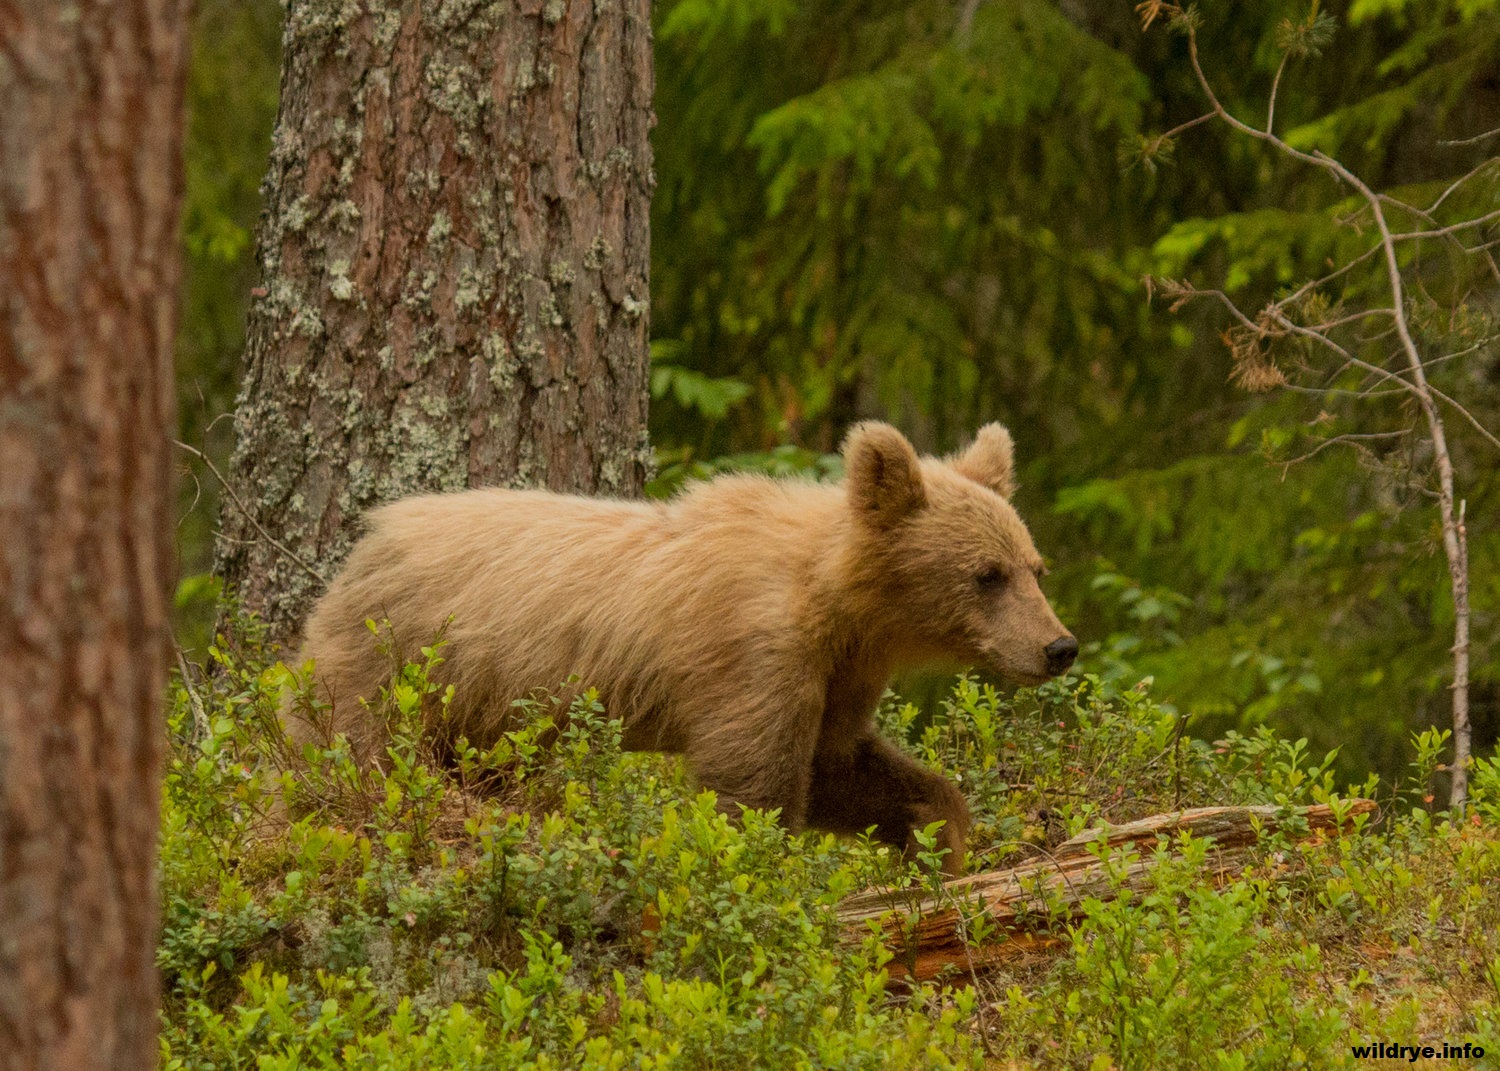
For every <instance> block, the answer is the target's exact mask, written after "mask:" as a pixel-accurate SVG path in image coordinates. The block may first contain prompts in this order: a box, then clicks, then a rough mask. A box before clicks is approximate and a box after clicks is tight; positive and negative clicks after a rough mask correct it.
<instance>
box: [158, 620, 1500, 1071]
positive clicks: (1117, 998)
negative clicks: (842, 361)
mask: <svg viewBox="0 0 1500 1071" xmlns="http://www.w3.org/2000/svg"><path fill="white" fill-rule="evenodd" d="M440 657H441V652H440V651H430V652H428V653H427V661H426V663H425V664H421V665H410V666H406V667H404V668H403V669H401V670H400V671H399V673H398V674H396V675H395V677H394V678H393V683H392V687H391V689H390V692H389V694H388V695H387V696H386V697H385V700H384V702H383V703H382V704H381V705H380V706H379V708H378V710H377V711H376V715H377V716H385V717H387V718H388V719H389V721H390V724H391V728H392V745H391V748H390V750H389V752H388V756H387V762H386V763H385V767H384V769H383V770H379V771H364V770H361V769H359V768H357V767H356V766H355V765H354V764H353V763H352V762H351V761H350V758H349V755H348V753H347V750H345V749H343V748H342V747H340V746H337V744H335V745H334V746H331V747H326V748H317V747H313V748H308V749H305V750H303V751H301V752H299V751H298V750H297V749H295V748H293V747H291V746H290V745H289V744H288V742H287V740H286V738H285V736H284V735H283V734H282V733H281V732H280V730H279V727H278V724H277V717H276V715H277V710H278V707H279V704H280V702H281V697H282V696H283V695H284V694H286V690H287V688H288V687H294V686H295V682H294V681H293V679H292V678H293V677H294V675H293V674H290V673H289V672H288V671H287V670H285V668H283V667H279V666H276V665H270V666H268V665H266V662H267V659H266V658H265V656H264V655H262V654H261V653H260V652H258V651H256V650H255V649H254V647H253V645H250V646H249V647H248V648H241V649H236V650H219V651H216V652H215V659H216V671H215V673H214V674H212V675H209V676H202V677H200V675H198V674H193V675H192V679H191V680H189V681H187V682H179V683H178V685H177V686H176V687H174V689H173V705H172V718H171V733H172V740H171V755H170V759H169V771H168V778H167V783H166V791H165V798H164V831H163V839H162V861H161V867H162V895H163V905H164V929H163V934H162V940H161V946H160V951H159V956H158V960H159V963H160V966H161V968H162V972H163V981H164V986H165V990H166V1007H165V1011H164V1015H163V1027H162V1035H161V1038H162V1041H161V1044H162V1053H163V1066H164V1067H165V1068H168V1069H177V1068H181V1069H187V1068H194V1069H196V1068H205V1069H206V1068H256V1069H260V1071H270V1069H278V1068H288V1069H290V1068H321V1067H354V1068H369V1069H372V1071H374V1069H379V1071H387V1069H399V1068H412V1069H416V1068H476V1069H477V1068H507V1069H508V1068H537V1069H543V1068H573V1067H577V1068H695V1069H696V1068H724V1069H731V1068H732V1069H740V1068H803V1067H805V1068H840V1069H842V1068H863V1067H868V1068H872V1069H875V1068H881V1069H884V1068H913V1069H918V1068H920V1069H928V1068H945V1067H966V1068H978V1067H987V1068H1031V1067H1042V1068H1088V1069H1092V1071H1105V1069H1108V1068H1119V1069H1122V1071H1123V1069H1129V1068H1204V1067H1221V1068H1292V1067H1362V1066H1367V1065H1368V1066H1392V1067H1394V1066H1397V1065H1398V1064H1399V1065H1400V1066H1407V1067H1411V1066H1415V1067H1445V1068H1446V1067H1468V1066H1500V1062H1497V1060H1496V1057H1497V1056H1500V880H1497V879H1500V771H1497V769H1496V767H1495V766H1494V765H1492V764H1489V763H1487V762H1480V763H1479V764H1478V766H1477V768H1476V770H1475V771H1474V776H1473V785H1474V800H1473V802H1472V804H1471V806H1470V808H1469V810H1468V813H1467V815H1466V816H1465V817H1464V818H1463V819H1462V820H1455V819H1453V818H1451V817H1450V816H1447V815H1443V814H1434V813H1433V812H1432V811H1431V807H1432V805H1433V800H1432V798H1431V794H1430V788H1429V786H1430V785H1431V784H1432V783H1433V781H1434V776H1435V771H1436V769H1437V766H1438V762H1437V756H1438V755H1439V753H1440V750H1441V747H1442V742H1443V741H1442V737H1441V735H1440V734H1437V733H1431V734H1424V735H1423V736H1421V737H1419V738H1418V739H1417V740H1416V741H1414V751H1415V754H1416V760H1415V762H1414V765H1413V772H1412V776H1411V778H1410V781H1409V783H1407V784H1405V785H1400V786H1388V785H1384V784H1381V783H1378V782H1376V781H1374V780H1373V779H1372V780H1371V781H1369V782H1367V783H1366V784H1364V785H1362V786H1354V787H1352V788H1351V789H1350V790H1349V791H1348V792H1340V791H1336V790H1335V787H1334V784H1333V777H1334V775H1333V774H1332V772H1331V769H1332V762H1331V759H1322V758H1316V759H1315V758H1314V757H1312V756H1310V755H1308V754H1307V752H1306V749H1305V745H1303V744H1301V743H1299V742H1296V741H1290V740H1285V739H1281V738H1278V737H1276V736H1274V735H1272V734H1270V733H1269V732H1265V731H1261V732H1257V733H1254V734H1252V735H1248V736H1243V735H1235V734H1230V735H1229V736H1227V737H1226V738H1225V739H1223V740H1220V741H1217V742H1213V743H1209V742H1205V741H1198V740H1194V739H1192V738H1191V737H1189V736H1186V735H1185V734H1184V733H1183V732H1182V726H1181V723H1180V719H1179V717H1178V716H1177V715H1176V714H1175V713H1173V712H1171V711H1169V710H1164V709H1163V708H1161V707H1160V706H1158V705H1157V704H1156V703H1155V702H1154V701H1153V700H1152V698H1151V697H1150V695H1149V694H1147V693H1146V692H1144V691H1142V690H1130V691H1126V692H1115V691H1112V690H1110V689H1108V688H1106V687H1104V686H1102V685H1100V684H1099V682H1097V681H1094V680H1091V679H1089V678H1078V677H1072V678H1068V679H1064V680H1062V681H1058V682H1053V683H1051V684H1048V685H1046V686H1044V687H1042V688H1040V689H1036V690H1031V691H1024V692H1021V693H1018V694H1016V695H1014V696H1002V695H1000V694H998V693H996V692H995V691H994V690H993V689H989V688H987V687H984V686H982V685H980V684H979V683H977V682H975V681H974V680H972V679H969V678H960V679H959V681H958V682H957V684H956V686H955V689H954V692H953V695H952V697H951V698H950V699H949V700H948V701H947V702H946V703H944V704H942V706H941V707H940V708H939V709H936V710H928V711H919V710H917V709H916V708H914V707H912V706H905V705H901V704H899V703H897V702H895V701H891V702H889V703H887V704H886V706H885V707H884V708H883V709H882V712H881V720H882V723H883V727H884V729H885V730H886V731H887V732H889V733H891V734H892V735H894V736H897V737H899V738H902V739H904V740H905V741H906V742H907V744H908V746H909V747H910V748H911V750H912V751H913V752H914V753H916V754H917V755H918V756H919V757H921V758H922V759H923V760H924V761H926V762H928V763H929V764H931V765H932V766H933V767H935V768H940V769H943V770H945V771H946V772H947V773H948V774H949V776H952V777H954V778H955V779H957V780H958V781H959V782H960V783H961V785H962V786H963V788H964V791H965V793H966V795H967V796H968V797H969V799H970V802H971V805H972V806H973V809H974V815H975V822H974V827H973V830H972V833H971V836H970V840H969V849H970V859H969V870H970V871H973V872H979V873H980V874H981V879H974V880H970V881H969V882H967V883H957V884H955V883H945V882H944V881H943V880H942V878H941V876H940V874H939V872H938V870H937V868H936V865H935V864H937V863H938V862H939V861H940V860H939V859H938V858H936V857H935V856H930V855H926V854H925V853H924V856H923V857H922V858H919V859H918V860H916V861H915V862H912V863H906V862H904V861H902V860H901V859H900V857H899V856H898V855H893V854H892V853H891V852H890V851H888V850H887V849H885V848H883V847H880V846H878V845H875V844H872V843H870V842H869V841H867V840H847V839H846V840H838V839H836V838H833V837H831V836H822V835H818V834H802V835H799V836H788V835H787V834H786V833H785V832H784V831H783V830H782V829H781V827H780V826H779V825H778V824H777V823H776V821H775V816H774V815H766V814H761V813H759V812H753V811H752V812H745V813H744V814H743V816H742V819H741V821H739V822H738V823H732V822H730V821H729V820H727V819H726V818H725V817H724V815H722V814H721V813H720V812H719V811H718V809H717V808H716V806H715V801H714V799H713V797H712V795H711V794H707V793H701V794H695V791H694V789H693V788H692V787H691V785H690V784H689V782H688V781H687V779H686V778H685V777H684V774H683V772H682V770H681V767H680V763H678V762H676V761H675V760H672V759H669V758H666V757H663V756H659V755H640V754H626V753H622V751H621V749H620V734H619V729H618V724H617V723H615V722H612V721H610V720H608V719H607V718H606V717H605V715H604V712H603V711H602V710H601V709H600V708H599V707H598V705H597V704H596V703H593V702H592V701H591V700H590V698H589V697H587V696H586V697H585V698H584V699H583V700H581V701H580V702H579V703H577V704H575V706H574V709H573V710H572V713H571V716H570V719H569V721H568V728H567V729H566V730H564V731H563V732H562V733H561V734H550V733H549V732H548V731H547V727H548V726H550V725H551V724H552V717H553V710H552V709H551V708H550V707H549V706H548V704H547V703H545V702H542V701H539V702H537V703H534V704H530V705H528V706H526V707H525V708H524V709H523V710H522V711H521V712H520V713H521V715H522V717H521V719H520V721H519V722H518V728H517V729H516V731H514V732H512V733H510V734H508V735H507V736H506V737H505V738H504V739H503V740H501V741H500V742H499V743H498V744H497V745H496V746H495V747H494V748H492V749H491V750H490V751H488V752H486V753H481V752H479V751H477V750H475V749H472V748H462V747H461V748H459V749H458V754H457V756H456V757H455V756H452V755H450V756H447V757H446V758H445V761H443V762H441V763H439V762H438V761H437V760H436V757H435V756H434V755H432V754H430V747H429V746H428V745H427V744H426V743H425V737H424V734H423V733H422V732H420V731H419V730H420V722H421V720H422V718H423V714H422V711H423V710H424V709H429V710H430V709H431V704H433V703H437V704H438V705H439V706H440V705H441V701H442V695H441V691H440V690H439V689H438V688H437V686H436V685H435V684H433V683H431V676H432V670H433V669H434V668H435V666H436V659H438V658H440ZM554 736H555V738H554ZM1364 800H1371V801H1373V802H1372V803H1365V802H1363V801H1364ZM1192 808H1219V809H1221V810H1219V811H1217V812H1214V813H1217V814H1218V815H1220V816H1221V817H1220V818H1219V819H1215V821H1217V822H1219V823H1220V824H1219V825H1218V826H1212V824H1210V826H1204V825H1202V824H1198V825H1194V822H1193V821H1188V822H1187V823H1186V827H1187V828H1186V829H1184V828H1178V827H1181V826H1182V825H1183V823H1182V822H1181V821H1175V820H1173V821H1168V822H1167V823H1166V825H1164V826H1163V825H1161V824H1160V822H1159V821H1158V826H1159V830H1160V836H1157V835H1156V833H1155V832H1153V833H1152V834H1151V835H1149V836H1147V835H1141V836H1134V835H1131V836H1124V835H1121V836H1114V837H1105V838H1103V839H1102V840H1101V841H1099V842H1096V843H1095V844H1093V845H1092V846H1091V847H1088V848H1079V847H1078V845H1077V843H1076V842H1075V843H1074V845H1072V846H1066V845H1067V844H1068V842H1069V841H1070V839H1072V838H1076V837H1078V836H1079V835H1080V834H1085V833H1086V831H1089V830H1097V829H1100V828H1102V827H1105V826H1107V825H1109V826H1120V825H1122V824H1124V823H1129V822H1133V821H1138V820H1141V819H1145V818H1148V817H1150V816H1158V815H1163V814H1166V815H1176V814H1177V813H1178V812H1181V811H1184V810H1187V809H1192ZM1224 808H1229V809H1231V810H1229V811H1224V810H1222V809H1224ZM1240 808H1256V809H1255V810H1240ZM1204 813H1207V812H1204ZM1225 814H1229V815H1231V816H1232V817H1231V819H1230V820H1228V821H1229V825H1224V824H1223V821H1224V819H1223V818H1222V816H1223V815H1225ZM1153 820H1154V821H1157V820H1155V819H1153ZM1174 822H1175V825H1174ZM1195 828H1196V829H1197V830H1198V832H1199V835H1196V836H1195V835H1193V832H1192V830H1193V829H1195ZM1210 828H1212V829H1213V835H1206V831H1207V830H1208V829H1210ZM1231 829H1232V830H1233V831H1232V832H1230V833H1226V830H1231ZM1231 841H1233V843H1231ZM1070 859H1071V860H1072V863H1069V864H1068V865H1069V866H1072V867H1074V868H1075V869H1073V870H1070V871H1068V873H1069V874H1070V875H1071V877H1068V878H1066V879H1064V878H1058V879H1057V880H1053V881H1051V882H1050V883H1049V882H1047V881H1045V880H1041V879H1037V880H1035V881H1033V880H1031V879H1025V880H1022V881H1020V882H1019V884H1017V885H1016V886H1015V888H1013V889H1011V895H1010V897H1009V899H1006V898H1005V897H1004V896H999V895H997V894H995V890H996V889H997V888H999V885H998V884H996V883H995V882H994V881H991V882H990V884H989V885H985V880H986V876H987V877H988V878H992V877H993V875H994V873H995V872H999V871H1005V870H1007V869H1008V868H1015V867H1018V866H1019V867H1022V868H1023V870H1022V873H1023V874H1026V873H1031V874H1034V875H1042V874H1046V873H1048V872H1049V871H1048V867H1047V866H1046V865H1045V864H1047V863H1048V861H1049V860H1050V861H1051V862H1052V863H1054V864H1056V866H1055V868H1054V869H1053V870H1052V871H1051V872H1052V873H1053V874H1060V873H1061V872H1062V871H1063V870H1064V869H1066V867H1064V865H1063V864H1064V863H1067V861H1068V860H1070ZM1078 867H1082V868H1083V869H1081V870H1080V869H1076V868H1078ZM985 890H988V891H987V892H986V891H985ZM981 893H983V895H981ZM939 917H941V919H942V920H943V925H944V926H946V927H947V932H949V933H950V934H957V936H958V938H959V940H958V943H957V944H956V945H954V944H953V943H951V942H950V944H949V946H948V948H949V954H948V955H947V958H946V960H944V961H942V962H938V961H929V962H928V964H927V966H926V967H925V968H923V969H921V970H918V971H917V972H916V973H917V980H913V979H912V977H911V975H912V967H913V966H915V965H916V963H917V958H916V955H915V951H916V946H914V945H913V944H912V943H911V939H912V935H913V934H920V932H921V928H922V926H923V924H924V920H927V921H928V922H931V921H932V920H935V919H938V918H939ZM933 925H935V923H933ZM955 948H956V949H957V950H958V951H957V952H956V954H955V953H954V949H955ZM945 964H946V965H945ZM1371 1045H1375V1046H1379V1045H1385V1046H1387V1048H1385V1049H1376V1050H1374V1052H1375V1053H1376V1054H1377V1055H1359V1054H1357V1051H1358V1050H1357V1049H1356V1047H1365V1046H1371ZM1395 1046H1400V1047H1401V1048H1399V1049H1397V1048H1393V1047H1395ZM1424 1047H1426V1048H1427V1049H1428V1052H1429V1053H1430V1054H1424V1052H1423V1049H1424ZM1465 1047H1467V1049H1466V1048H1465ZM1382 1052H1383V1053H1399V1055H1398V1056H1395V1057H1394V1058H1388V1059H1387V1058H1381V1056H1379V1055H1378V1054H1379V1053H1382ZM1465 1052H1467V1055H1462V1054H1463V1053H1465ZM1455 1053H1458V1054H1459V1055H1454V1054H1455ZM1481 1054H1482V1055H1481Z"/></svg>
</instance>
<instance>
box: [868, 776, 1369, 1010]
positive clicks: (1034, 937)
mask: <svg viewBox="0 0 1500 1071" xmlns="http://www.w3.org/2000/svg"><path fill="white" fill-rule="evenodd" d="M1374 811H1375V804H1374V802H1373V801H1371V800H1358V799H1357V800H1349V801H1348V803H1347V806H1345V807H1343V808H1341V809H1340V811H1338V812H1337V813H1336V812H1335V811H1334V810H1333V808H1331V807H1329V806H1327V805H1324V804H1318V805H1316V806H1312V807H1308V808H1305V809H1304V810H1303V811H1302V812H1301V815H1300V818H1301V821H1302V822H1304V823H1305V824H1306V827H1307V832H1308V834H1309V835H1316V834H1321V833H1325V832H1330V831H1333V832H1337V831H1338V829H1339V823H1340V820H1342V821H1345V822H1347V821H1349V820H1350V819H1352V818H1354V817H1355V816H1356V815H1361V814H1372V813H1373V812H1374ZM1281 827H1282V812H1281V811H1280V810H1279V809H1278V808H1276V807H1200V808H1197V809H1196V810H1190V811H1176V812H1173V813H1171V814H1159V815H1154V816H1152V817H1150V818H1142V819H1140V820H1139V821H1135V822H1127V823H1126V824H1124V825H1119V826H1104V827H1102V828H1100V829H1091V830H1088V831H1086V832H1084V833H1081V834H1079V835H1078V836H1076V837H1074V838H1073V839H1072V840H1070V841H1067V842H1066V843H1064V844H1060V845H1058V846H1057V847H1056V848H1055V849H1053V850H1052V851H1051V852H1050V853H1048V855H1047V856H1046V857H1044V858H1042V859H1036V860H1033V861H1031V862H1028V863H1022V864H1021V865H1020V866H1016V867H1011V868H1008V869H1005V870H990V871H984V872H982V873H979V874H970V875H969V876H968V877H963V878H955V879H953V880H952V881H947V882H944V883H943V892H942V894H941V895H937V896H923V897H920V898H919V899H918V900H917V901H916V902H914V903H912V902H907V901H906V900H904V899H903V895H902V894H900V893H887V892H884V891H882V890H879V889H876V890H872V891H870V892H863V893H859V894H857V895H855V896H851V897H850V898H849V899H847V900H845V901H844V902H843V903H842V904H841V905H840V906H839V921H840V923H841V924H842V925H843V927H844V931H845V933H846V934H847V935H848V938H849V940H851V941H859V940H863V939H864V937H865V935H866V934H868V933H869V929H868V926H869V924H870V922H872V921H877V922H879V923H880V924H881V926H882V928H883V929H884V931H885V934H886V940H887V942H888V944H889V946H890V948H891V950H892V952H893V953H894V954H895V959H893V960H892V961H891V964H890V972H891V977H892V978H893V979H896V980H906V979H915V980H917V981H923V980H925V979H928V978H932V977H935V976H936V975H937V974H939V973H941V972H942V971H943V970H945V969H952V968H957V969H959V970H962V971H971V970H974V969H977V968H980V967H983V966H986V965H988V964H992V963H997V962H1000V961H1003V960H1013V959H1014V958H1015V957H1017V956H1019V955H1024V954H1026V953H1030V952H1036V951H1039V950H1043V949H1048V948H1052V947H1054V946H1056V945H1059V944H1060V943H1061V942H1062V941H1063V940H1064V939H1065V938H1064V935H1063V933H1062V924H1064V923H1066V922H1068V921H1070V920H1072V919H1076V918H1081V917H1082V914H1083V902H1084V900H1085V899H1087V898H1089V897H1097V898H1100V899H1106V898H1108V897H1110V896H1113V895H1115V889H1116V888H1126V889H1135V890H1140V889H1145V888H1147V887H1148V886H1149V885H1150V883H1151V870H1152V868H1153V867H1154V866H1155V858H1154V857H1153V855H1152V854H1151V853H1152V852H1153V851H1154V850H1155V848H1156V845H1157V844H1158V843H1159V842H1161V841H1162V840H1168V839H1170V838H1172V837H1176V836H1178V835H1179V834H1181V833H1183V832H1189V833H1191V834H1192V835H1193V836H1194V837H1200V838H1202V837H1212V838H1213V840H1214V845H1215V852H1214V855H1213V856H1212V858H1213V861H1214V864H1215V870H1214V875H1215V877H1216V878H1217V879H1218V880H1221V881H1222V880H1230V879H1232V878H1234V877H1236V876H1238V875H1239V873H1240V871H1241V870H1242V869H1243V867H1244V864H1245V861H1246V853H1247V850H1248V849H1249V848H1250V847H1251V846H1252V845H1254V844H1255V842H1256V841H1257V840H1259V839H1260V837H1261V835H1262V834H1264V833H1271V832H1275V831H1276V830H1278V829H1279V828H1281ZM1101 843H1102V844H1108V845H1109V847H1110V848H1111V849H1119V848H1124V847H1127V846H1135V847H1136V848H1137V849H1138V850H1139V851H1140V856H1139V857H1138V858H1136V859H1135V860H1133V861H1132V862H1130V863H1128V864H1124V865H1123V866H1118V867H1117V874H1116V876H1115V878H1112V876H1111V874H1110V870H1109V868H1108V867H1106V866H1104V865H1103V864H1102V863H1100V862H1099V859H1098V857H1097V856H1095V855H1094V854H1093V853H1092V852H1091V851H1090V850H1089V849H1090V847H1091V846H1093V845H1096V844H1101ZM1116 881H1118V885H1117V884H1115V882H1116ZM955 901H957V902H959V903H962V904H964V905H965V907H964V909H963V910H962V911H960V910H959V908H958V907H956V906H955ZM979 912H982V913H983V914H985V915H987V916H988V920H989V923H990V925H991V926H992V927H993V930H992V932H993V933H994V934H995V939H994V940H992V941H988V942H986V943H984V944H978V943H974V942H971V941H970V940H969V938H968V927H967V925H966V924H965V922H964V918H965V915H968V916H969V917H973V915H975V914H976V913H979Z"/></svg>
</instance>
